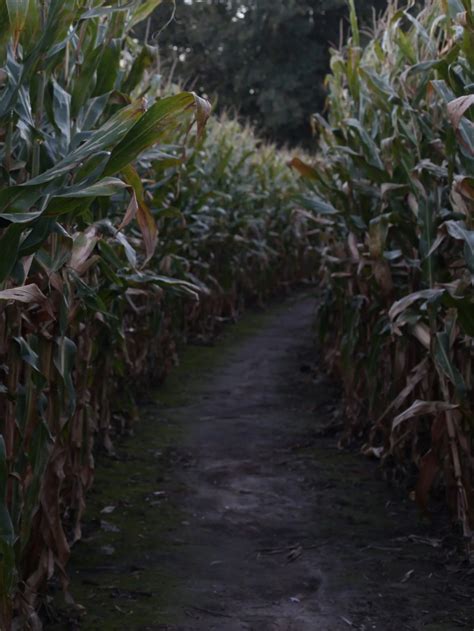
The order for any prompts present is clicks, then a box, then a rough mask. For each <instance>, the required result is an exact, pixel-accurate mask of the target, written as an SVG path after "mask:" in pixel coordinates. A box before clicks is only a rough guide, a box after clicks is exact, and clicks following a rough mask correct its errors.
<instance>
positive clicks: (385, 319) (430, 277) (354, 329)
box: [293, 0, 474, 541]
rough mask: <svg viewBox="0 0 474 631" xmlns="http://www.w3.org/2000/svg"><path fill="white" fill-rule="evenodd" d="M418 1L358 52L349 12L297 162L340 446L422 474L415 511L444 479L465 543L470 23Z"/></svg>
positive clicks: (447, 2) (473, 56) (462, 10)
mask: <svg viewBox="0 0 474 631" xmlns="http://www.w3.org/2000/svg"><path fill="white" fill-rule="evenodd" d="M418 6H419V5H416V6H415V4H414V3H411V4H409V5H408V6H404V7H401V6H400V3H399V2H395V1H393V2H391V3H390V6H389V8H388V10H387V13H386V15H385V16H384V17H383V19H382V20H381V21H380V23H378V24H377V25H376V26H375V31H374V32H372V33H370V34H369V42H368V44H367V45H366V46H365V47H362V46H361V44H360V42H361V41H362V40H361V36H360V34H359V31H358V24H357V17H356V13H355V10H354V6H353V3H352V2H351V14H352V18H351V24H352V37H351V39H350V40H349V42H348V43H347V45H346V46H345V47H344V48H343V49H341V50H333V51H332V60H331V74H330V76H329V77H328V79H327V87H328V91H329V96H328V112H329V115H328V118H327V119H324V118H322V117H321V116H315V118H314V129H315V132H316V134H317V136H318V153H317V155H316V158H315V160H314V163H313V164H308V163H305V162H301V161H299V160H298V159H295V160H294V161H293V166H295V167H296V168H298V169H299V170H300V172H301V173H302V174H303V175H304V177H305V178H306V181H307V191H306V192H305V193H304V194H303V195H301V196H300V197H299V198H298V205H299V212H301V213H304V214H305V215H306V216H310V217H311V218H312V220H313V222H314V224H315V227H316V229H317V230H318V232H319V246H318V249H319V258H320V276H321V280H322V288H323V293H324V298H323V301H322V306H321V309H320V312H319V319H318V321H319V332H320V337H321V340H322V341H323V342H324V343H326V344H327V346H326V348H327V359H328V361H330V363H331V365H332V366H333V367H334V368H335V369H337V370H338V372H339V373H340V374H342V375H343V380H344V386H345V393H346V401H347V406H346V407H347V412H348V435H351V436H357V435H359V436H362V435H363V436H368V442H367V443H366V444H365V445H364V447H363V449H364V451H365V452H366V453H367V454H370V455H375V456H377V457H380V458H381V459H382V460H383V461H384V462H387V463H388V462H391V463H392V464H393V463H395V465H396V467H398V468H399V469H401V470H402V472H403V470H406V466H407V463H410V462H414V463H415V464H416V465H417V467H418V468H419V477H418V482H417V485H416V491H415V493H416V499H417V501H418V503H419V505H420V507H421V509H422V510H423V511H426V510H427V507H428V499H429V492H430V489H431V488H432V486H433V483H434V482H435V480H437V479H439V478H440V474H443V479H444V486H445V488H446V492H447V500H448V503H449V505H450V506H451V507H452V509H453V511H454V512H455V514H457V516H458V517H459V520H460V522H461V523H462V526H463V532H464V535H465V536H466V537H467V539H468V540H469V541H471V540H472V527H473V525H474V514H473V508H474V496H473V493H472V479H473V477H472V475H473V468H472V432H471V426H472V375H471V366H472V359H473V357H472V349H473V346H472V341H473V340H472V336H473V335H474V328H473V319H472V314H473V297H474V295H473V290H472V271H473V261H472V246H473V243H474V231H473V228H474V226H473V225H472V219H471V211H472V204H473V200H474V188H473V180H472V177H471V174H472V167H473V158H474V149H473V147H474V144H473V142H474V135H473V130H474V127H473V123H472V117H471V110H470V108H471V106H472V105H473V103H474V97H473V96H472V94H471V92H472V85H473V76H474V14H473V11H472V6H471V2H470V0H462V1H461V0H444V1H442V2H438V1H427V2H425V3H424V6H423V8H422V9H421V10H420V9H419V8H418ZM335 324H336V326H335Z"/></svg>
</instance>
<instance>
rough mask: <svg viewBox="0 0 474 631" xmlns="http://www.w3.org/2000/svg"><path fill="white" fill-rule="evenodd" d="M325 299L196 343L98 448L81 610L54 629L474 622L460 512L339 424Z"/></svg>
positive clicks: (448, 626)
mask: <svg viewBox="0 0 474 631" xmlns="http://www.w3.org/2000/svg"><path fill="white" fill-rule="evenodd" d="M314 307H315V304H314V300H313V299H312V298H311V297H308V296H305V295H299V296H297V297H296V298H293V299H291V300H289V301H286V302H285V303H284V304H283V305H280V306H278V307H277V308H274V309H272V310H270V311H269V312H267V313H265V314H259V315H250V316H246V317H245V318H244V319H243V321H242V323H240V324H238V325H236V326H232V327H230V328H229V329H228V330H227V333H226V336H225V339H224V340H223V341H221V342H220V343H219V344H217V345H216V346H215V347H206V346H199V347H197V346H196V347H193V348H190V349H188V350H186V351H185V352H184V355H183V360H182V365H181V366H180V367H179V368H178V369H177V370H176V371H175V372H174V373H173V375H172V376H171V378H170V379H169V380H168V382H167V384H166V385H165V386H164V387H163V388H160V389H158V390H157V392H156V393H153V396H152V395H150V397H149V398H150V401H149V402H148V403H146V404H145V405H144V406H143V410H142V419H141V422H140V423H139V424H138V425H137V426H136V430H135V436H134V437H131V438H129V439H127V440H126V441H125V442H123V443H122V444H121V445H120V446H119V448H118V455H117V457H116V458H115V459H114V458H101V461H100V462H99V465H98V468H97V479H96V484H95V487H94V490H93V491H92V493H91V495H90V498H89V506H88V512H87V515H86V520H85V527H84V538H83V540H82V541H81V542H80V543H79V544H78V545H77V546H76V547H75V549H74V553H73V558H72V563H71V566H70V570H71V574H72V585H71V592H72V594H73V596H74V598H75V599H76V602H77V603H80V605H81V607H79V611H80V612H82V615H81V616H80V617H78V616H77V610H76V613H74V614H73V613H71V611H66V610H64V609H63V611H62V613H58V609H57V608H56V607H52V609H51V611H52V612H55V615H57V616H59V617H58V618H57V620H56V622H51V623H50V624H49V625H48V626H47V628H48V629H51V630H52V629H81V630H84V631H89V630H101V631H115V630H117V631H119V630H120V631H121V630H124V629H130V630H137V631H138V630H143V631H145V630H160V629H161V630H170V631H201V630H202V631H204V630H205V631H212V630H215V631H234V630H235V631H237V630H244V629H245V630H253V631H347V630H348V629H350V628H352V629H359V630H369V629H370V630H372V629H378V630H380V631H400V630H406V631H411V630H413V631H414V630H426V631H428V630H429V631H454V630H456V629H474V604H473V598H472V595H473V594H474V589H473V588H474V570H473V569H472V568H470V566H469V565H468V564H467V563H465V561H464V559H463V556H462V554H460V552H459V546H458V547H456V543H457V540H456V538H455V537H454V536H453V534H452V532H453V531H452V528H451V526H450V525H449V523H447V521H446V517H445V516H444V514H436V515H435V516H434V518H433V519H432V520H431V521H426V520H425V521H423V520H421V518H420V516H419V514H418V512H417V509H416V506H415V504H414V503H413V502H412V501H411V500H410V498H409V491H410V489H409V488H408V489H407V488H406V487H405V488H404V487H403V486H402V487H401V488H391V487H390V486H389V485H388V484H387V482H386V481H385V480H383V479H381V476H380V475H379V474H378V467H377V463H376V462H372V461H370V460H368V459H366V458H364V457H362V456H360V455H358V454H356V453H348V452H344V451H340V450H338V448H337V441H338V437H337V436H335V435H333V434H332V433H331V432H328V431H326V429H325V428H327V427H328V426H330V423H331V421H332V420H333V418H334V412H335V410H336V411H337V409H339V407H340V393H339V391H338V389H337V387H336V386H335V385H334V383H332V381H331V380H330V379H329V378H328V376H326V375H325V374H324V372H323V371H322V370H320V369H318V368H317V367H316V368H315V366H314V362H315V351H314V345H313V335H312V330H311V324H312V320H313V315H314V313H313V312H314ZM331 434H332V435H331ZM59 599H60V596H59V594H58V595H57V596H56V598H55V601H56V602H58V601H59Z"/></svg>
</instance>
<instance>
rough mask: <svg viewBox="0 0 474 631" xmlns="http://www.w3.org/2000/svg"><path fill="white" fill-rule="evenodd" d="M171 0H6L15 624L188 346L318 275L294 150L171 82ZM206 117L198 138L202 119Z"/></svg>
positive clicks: (1, 277)
mask: <svg viewBox="0 0 474 631" xmlns="http://www.w3.org/2000/svg"><path fill="white" fill-rule="evenodd" d="M158 4H160V0H141V1H140V0H132V1H131V2H127V3H123V2H108V3H106V2H105V0H26V1H25V2H23V1H18V0H15V1H13V0H11V1H10V0H0V25H1V28H0V38H1V40H2V42H1V43H2V46H1V47H0V163H1V166H0V244H1V247H2V248H3V250H4V252H3V254H4V256H3V257H2V259H1V262H0V283H1V286H0V357H1V361H0V409H1V418H2V421H1V432H0V434H1V435H0V627H1V628H2V629H3V628H4V629H10V628H13V627H15V628H40V626H41V621H40V619H39V616H38V613H37V610H38V605H39V603H40V600H41V599H40V596H41V595H42V594H43V593H44V590H45V585H46V583H47V581H48V579H50V578H51V577H52V576H53V575H56V576H57V577H58V578H59V579H60V581H61V583H62V587H63V589H64V590H65V592H66V593H67V591H68V577H67V560H68V557H69V552H70V547H71V545H72V544H73V543H74V542H75V541H77V540H78V539H79V538H80V536H81V526H80V524H81V516H82V515H83V512H84V509H85V500H86V493H87V490H88V489H89V488H90V486H91V484H92V482H93V477H94V450H95V449H97V448H103V449H106V450H108V451H112V450H113V448H114V447H113V440H112V439H113V437H114V434H116V433H117V432H120V431H121V429H123V426H124V425H128V424H130V422H131V420H132V419H133V417H134V416H135V415H136V411H135V402H134V392H135V391H136V390H137V389H146V386H147V384H148V383H150V381H151V380H153V381H154V382H156V380H160V379H162V378H164V377H165V376H166V374H167V372H168V371H169V370H170V369H171V367H172V366H173V364H174V363H175V361H176V349H177V341H178V340H179V339H183V338H184V339H185V338H186V337H188V336H190V335H196V334H197V335H202V334H205V335H208V334H210V333H212V332H213V331H214V328H215V326H216V323H218V322H219V321H220V320H221V319H222V318H229V317H235V316H236V314H237V313H238V312H239V310H240V309H241V308H242V306H243V305H244V304H245V303H246V302H248V301H252V300H263V299H264V298H265V297H266V296H267V295H268V294H269V292H271V291H275V290H277V289H279V288H282V287H285V286H287V285H288V284H289V283H290V282H294V281H297V280H300V279H301V278H304V277H305V276H306V275H307V274H308V270H310V269H311V248H310V243H311V239H312V234H311V232H312V231H311V230H310V229H309V220H308V219H307V218H305V217H302V216H301V215H294V214H293V213H292V201H291V200H292V198H293V197H294V195H295V194H296V190H297V189H298V186H299V184H298V183H297V182H296V179H295V177H294V176H293V175H292V174H291V173H290V172H289V171H288V170H287V168H286V160H287V157H286V156H285V155H284V154H282V153H280V152H278V151H277V150H276V149H275V148H274V147H271V146H267V145H262V144H261V143H260V141H259V140H258V138H256V136H255V135H254V133H253V132H252V131H251V130H250V129H249V128H244V127H243V126H241V125H240V124H238V123H236V122H234V121H231V120H227V119H226V120H220V121H215V122H213V124H212V125H211V126H210V128H209V131H208V132H207V135H206V133H205V129H204V128H205V125H206V121H207V118H208V116H209V113H210V106H209V104H208V103H207V102H206V101H204V100H202V99H200V98H199V97H197V96H196V95H195V94H192V93H188V92H181V91H179V89H177V88H176V87H175V86H172V85H167V88H166V89H164V88H163V85H162V84H161V83H160V77H159V75H158V73H157V69H158V51H157V48H156V47H155V46H151V45H149V43H147V42H145V43H144V44H139V43H138V42H137V40H135V39H134V38H133V37H132V34H133V33H132V29H133V28H134V27H135V26H136V25H137V24H138V23H139V22H141V21H142V20H144V19H146V18H147V17H148V16H149V15H150V13H151V11H153V9H154V8H155V7H156V6H157V5H158ZM193 127H195V128H196V130H197V133H196V134H194V133H192V128H193Z"/></svg>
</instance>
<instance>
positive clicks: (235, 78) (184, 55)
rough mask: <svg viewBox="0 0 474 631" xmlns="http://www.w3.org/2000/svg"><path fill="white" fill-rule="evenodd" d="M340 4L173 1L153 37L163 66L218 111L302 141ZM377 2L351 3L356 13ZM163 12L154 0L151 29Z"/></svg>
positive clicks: (316, 106) (326, 0)
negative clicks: (356, 5) (173, 7)
mask: <svg viewBox="0 0 474 631" xmlns="http://www.w3.org/2000/svg"><path fill="white" fill-rule="evenodd" d="M346 4H347V3H346V0H285V1H275V0H246V1H245V0H243V1H242V0H240V1H236V0H200V1H199V0H177V2H176V17H175V19H174V20H173V21H172V22H171V23H170V24H169V25H168V27H167V28H166V29H164V30H163V31H162V32H160V35H159V44H160V51H161V58H162V62H163V66H164V71H165V72H168V73H169V72H172V73H173V75H174V78H175V79H178V80H179V81H180V82H182V83H184V84H185V86H186V87H195V88H196V89H198V90H199V91H201V92H204V93H206V94H207V95H209V96H210V97H211V98H212V99H214V100H216V101H217V107H218V109H229V108H233V109H235V110H236V111H237V112H238V113H239V114H240V115H242V116H244V117H246V118H248V119H250V120H251V121H252V122H253V123H254V124H255V125H256V126H257V128H258V129H259V130H260V132H261V133H262V134H263V135H264V136H266V137H268V138H271V139H274V140H278V141H279V142H287V143H290V144H296V143H305V141H307V140H309V138H310V134H311V132H310V125H309V120H310V116H311V114H312V113H314V112H315V111H320V110H321V109H322V108H323V106H324V98H325V90H324V77H325V75H326V74H327V72H328V63H329V45H330V44H336V45H337V44H338V43H339V41H340V40H341V23H342V21H343V20H344V19H345V18H346V16H347V8H346ZM385 4H386V0H374V1H372V2H367V0H364V1H363V2H362V1H361V2H359V5H360V8H361V11H362V14H363V15H364V17H367V16H368V15H369V14H370V13H371V11H372V9H373V7H374V6H376V7H378V8H380V7H381V6H384V5H385ZM362 6H363V7H364V8H363V9H362ZM169 11H170V5H166V4H162V5H161V6H160V8H159V10H158V11H157V12H156V13H155V16H154V23H153V30H154V31H155V32H156V31H157V30H159V29H160V28H161V27H162V26H163V24H164V23H166V21H167V19H168V18H169ZM346 24H347V22H346ZM346 31H347V28H346Z"/></svg>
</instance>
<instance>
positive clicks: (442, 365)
mask: <svg viewBox="0 0 474 631" xmlns="http://www.w3.org/2000/svg"><path fill="white" fill-rule="evenodd" d="M434 359H435V362H436V365H437V367H438V368H439V369H440V370H441V371H442V372H443V373H444V374H445V375H446V377H447V378H448V379H449V380H450V381H451V383H452V384H453V385H454V386H455V388H456V392H457V394H458V396H459V397H460V398H461V399H464V398H465V396H466V384H465V383H464V379H463V378H462V375H461V373H460V372H459V370H458V369H457V368H456V366H455V365H454V364H453V360H452V357H451V350H450V342H449V335H448V334H447V333H445V332H443V333H437V334H436V340H435V348H434Z"/></svg>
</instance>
